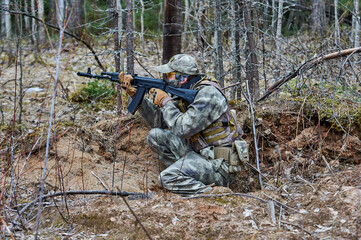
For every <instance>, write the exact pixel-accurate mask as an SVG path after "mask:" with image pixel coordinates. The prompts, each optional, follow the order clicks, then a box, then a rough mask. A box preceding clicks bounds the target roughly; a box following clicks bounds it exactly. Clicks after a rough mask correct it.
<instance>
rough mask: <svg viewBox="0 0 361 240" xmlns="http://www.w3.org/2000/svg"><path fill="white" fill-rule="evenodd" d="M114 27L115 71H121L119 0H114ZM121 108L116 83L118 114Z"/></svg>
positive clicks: (120, 97) (121, 26)
mask: <svg viewBox="0 0 361 240" xmlns="http://www.w3.org/2000/svg"><path fill="white" fill-rule="evenodd" d="M114 19H115V21H114V27H115V34H114V51H115V54H114V57H115V59H114V60H115V71H116V72H122V71H124V69H123V64H122V62H123V61H122V60H121V59H122V57H121V53H120V50H121V46H122V41H121V31H122V30H123V23H122V5H121V2H120V0H115V1H114ZM122 109H123V102H122V95H121V88H120V86H119V84H117V112H118V115H119V114H120V113H121V110H122Z"/></svg>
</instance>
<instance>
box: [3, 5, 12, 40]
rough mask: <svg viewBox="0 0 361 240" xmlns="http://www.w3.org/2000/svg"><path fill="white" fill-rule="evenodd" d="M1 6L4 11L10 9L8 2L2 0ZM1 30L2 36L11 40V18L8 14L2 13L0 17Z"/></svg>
mask: <svg viewBox="0 0 361 240" xmlns="http://www.w3.org/2000/svg"><path fill="white" fill-rule="evenodd" d="M2 2H3V6H4V8H5V9H10V5H9V0H3V1H2ZM1 27H2V28H1V29H2V33H1V35H2V36H6V38H7V39H10V38H11V33H12V29H11V18H10V13H9V12H6V11H3V12H2V15H1Z"/></svg>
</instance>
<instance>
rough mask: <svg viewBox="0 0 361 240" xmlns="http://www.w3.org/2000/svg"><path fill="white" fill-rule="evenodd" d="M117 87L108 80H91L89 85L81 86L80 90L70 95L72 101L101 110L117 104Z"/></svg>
mask: <svg viewBox="0 0 361 240" xmlns="http://www.w3.org/2000/svg"><path fill="white" fill-rule="evenodd" d="M116 96H117V92H116V87H115V86H114V84H112V83H109V82H107V81H99V80H94V81H89V82H88V84H87V85H82V86H80V88H79V90H77V91H75V92H73V93H71V94H70V96H69V100H70V101H71V102H76V103H80V104H82V105H84V106H85V107H87V108H88V109H92V110H94V111H99V110H100V109H103V108H104V109H109V108H110V107H112V106H114V105H115V104H116Z"/></svg>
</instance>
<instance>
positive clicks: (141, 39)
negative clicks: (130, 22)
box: [140, 0, 145, 51]
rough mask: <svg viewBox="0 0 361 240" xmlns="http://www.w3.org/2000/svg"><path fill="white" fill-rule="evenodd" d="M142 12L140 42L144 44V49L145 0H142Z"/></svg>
mask: <svg viewBox="0 0 361 240" xmlns="http://www.w3.org/2000/svg"><path fill="white" fill-rule="evenodd" d="M140 6H141V13H140V44H141V45H142V49H143V51H144V50H145V43H144V1H143V0H140Z"/></svg>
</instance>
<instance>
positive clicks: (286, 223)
mask: <svg viewBox="0 0 361 240" xmlns="http://www.w3.org/2000/svg"><path fill="white" fill-rule="evenodd" d="M281 223H282V224H285V225H291V226H294V227H296V228H299V229H301V230H302V232H305V233H307V234H309V235H312V233H310V232H309V231H307V230H305V229H304V228H303V227H301V226H299V225H297V224H294V223H289V222H285V221H281Z"/></svg>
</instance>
